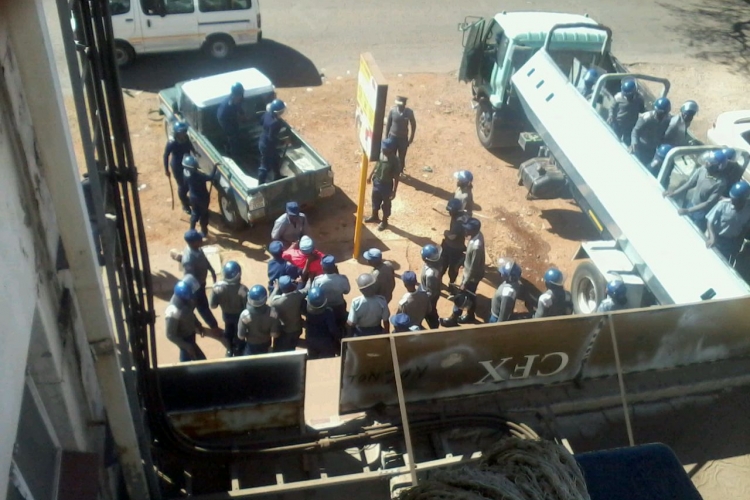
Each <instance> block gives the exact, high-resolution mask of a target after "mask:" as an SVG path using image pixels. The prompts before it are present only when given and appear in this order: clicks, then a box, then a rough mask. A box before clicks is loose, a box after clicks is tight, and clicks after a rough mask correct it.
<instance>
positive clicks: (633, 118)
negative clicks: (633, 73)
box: [607, 78, 646, 146]
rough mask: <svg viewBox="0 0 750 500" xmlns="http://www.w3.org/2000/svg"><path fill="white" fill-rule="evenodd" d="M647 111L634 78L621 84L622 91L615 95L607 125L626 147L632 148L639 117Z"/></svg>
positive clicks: (626, 79) (624, 80)
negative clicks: (632, 137) (632, 134)
mask: <svg viewBox="0 0 750 500" xmlns="http://www.w3.org/2000/svg"><path fill="white" fill-rule="evenodd" d="M644 111H646V105H645V104H644V102H643V97H641V94H640V93H639V92H638V85H637V84H636V82H635V80H634V79H632V78H625V79H623V80H622V81H621V82H620V91H619V92H618V93H616V94H615V97H614V103H613V104H612V107H611V108H610V109H609V117H608V118H607V123H609V124H610V126H611V127H612V131H613V132H614V133H615V135H616V136H617V137H618V138H619V139H620V140H621V141H622V142H623V143H625V145H626V146H630V139H631V133H632V131H633V127H634V126H635V123H636V122H637V121H638V115H640V114H641V113H643V112H644Z"/></svg>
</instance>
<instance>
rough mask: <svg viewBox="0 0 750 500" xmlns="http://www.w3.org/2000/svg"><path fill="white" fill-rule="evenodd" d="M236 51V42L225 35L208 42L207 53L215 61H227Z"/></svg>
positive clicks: (210, 39)
mask: <svg viewBox="0 0 750 500" xmlns="http://www.w3.org/2000/svg"><path fill="white" fill-rule="evenodd" d="M233 51H234V40H232V38H231V37H228V36H225V35H219V36H215V37H212V38H209V39H208V41H207V42H206V52H207V53H208V55H209V56H211V57H212V58H214V59H226V58H227V57H229V56H230V55H231V54H232V52H233Z"/></svg>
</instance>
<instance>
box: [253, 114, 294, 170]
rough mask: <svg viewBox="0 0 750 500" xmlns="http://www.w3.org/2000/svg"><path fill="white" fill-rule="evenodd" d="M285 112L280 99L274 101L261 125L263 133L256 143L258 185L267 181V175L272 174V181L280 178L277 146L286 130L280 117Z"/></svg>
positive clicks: (279, 158) (286, 127)
mask: <svg viewBox="0 0 750 500" xmlns="http://www.w3.org/2000/svg"><path fill="white" fill-rule="evenodd" d="M285 111H286V104H284V101H282V100H281V99H274V100H273V101H272V102H271V104H269V105H268V108H267V109H266V111H265V113H263V117H262V118H261V125H262V126H263V133H262V134H261V136H260V140H259V141H258V147H259V148H260V169H259V170H258V184H265V183H266V181H267V180H268V174H269V173H270V172H273V180H278V179H280V178H281V170H280V169H281V160H282V158H281V154H280V152H279V149H278V148H279V145H281V143H282V136H283V135H284V133H285V132H286V130H287V129H288V125H287V124H286V122H285V121H284V120H282V119H281V115H283V114H284V112H285Z"/></svg>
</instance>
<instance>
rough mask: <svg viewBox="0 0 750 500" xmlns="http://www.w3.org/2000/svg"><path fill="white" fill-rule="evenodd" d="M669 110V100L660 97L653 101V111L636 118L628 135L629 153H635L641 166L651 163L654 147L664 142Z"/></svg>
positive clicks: (670, 104)
mask: <svg viewBox="0 0 750 500" xmlns="http://www.w3.org/2000/svg"><path fill="white" fill-rule="evenodd" d="M671 109H672V103H671V102H669V99H667V98H666V97H660V98H658V99H657V100H655V101H654V109H653V110H651V111H648V112H646V113H643V114H641V115H640V116H638V121H637V122H636V123H635V127H633V131H632V132H631V134H630V151H631V152H632V153H635V156H636V157H638V159H639V160H640V161H641V163H643V165H649V164H650V163H651V160H652V159H653V158H654V153H655V152H656V147H657V146H658V145H659V144H663V143H664V142H665V140H664V134H665V133H666V132H667V127H669V121H670V119H671V117H670V114H669V112H670V111H671Z"/></svg>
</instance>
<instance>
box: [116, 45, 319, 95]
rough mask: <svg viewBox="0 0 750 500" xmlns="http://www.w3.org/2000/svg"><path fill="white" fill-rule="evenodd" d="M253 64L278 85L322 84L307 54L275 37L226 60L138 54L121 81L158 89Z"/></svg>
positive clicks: (179, 54) (195, 54)
mask: <svg viewBox="0 0 750 500" xmlns="http://www.w3.org/2000/svg"><path fill="white" fill-rule="evenodd" d="M253 67H254V68H258V69H259V70H261V71H262V72H263V73H265V74H266V76H268V77H269V78H270V79H271V81H272V82H273V84H274V85H275V86H277V87H314V86H318V85H320V84H321V83H322V80H321V77H320V72H319V71H318V69H317V68H316V67H315V64H314V63H313V62H312V61H311V60H310V59H309V58H307V56H305V55H304V54H302V53H301V52H299V51H297V50H296V49H293V48H292V47H289V46H287V45H284V44H281V43H278V42H274V41H273V40H264V41H263V42H262V43H261V44H259V45H257V46H253V45H251V46H246V47H238V48H237V49H236V50H235V52H234V54H233V55H232V56H231V57H230V58H229V59H227V60H224V61H217V60H214V59H211V58H209V57H208V56H207V55H206V54H204V53H203V52H200V51H190V52H172V53H167V54H143V55H139V56H138V57H137V58H136V60H135V62H134V63H133V65H132V66H130V67H129V68H126V69H122V70H120V83H121V85H122V87H123V88H126V89H136V90H144V91H146V92H158V91H159V90H162V89H164V88H167V87H171V86H173V85H174V84H176V83H177V82H182V81H185V80H192V79H195V78H201V77H205V76H210V75H216V74H219V73H226V72H228V71H235V70H239V69H244V68H253Z"/></svg>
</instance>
